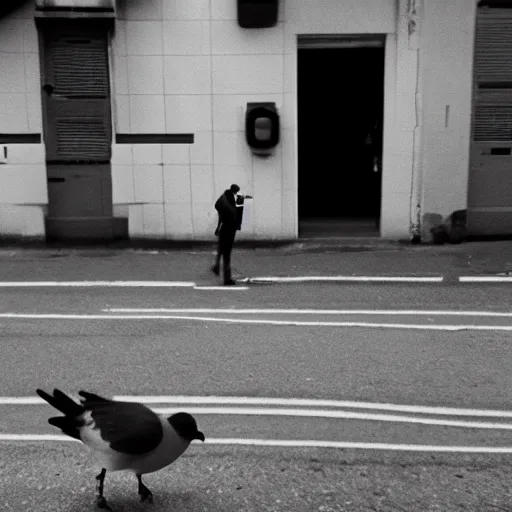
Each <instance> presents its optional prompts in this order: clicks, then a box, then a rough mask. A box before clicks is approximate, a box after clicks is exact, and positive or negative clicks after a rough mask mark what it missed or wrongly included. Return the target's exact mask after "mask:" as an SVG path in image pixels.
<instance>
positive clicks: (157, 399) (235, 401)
mask: <svg viewBox="0 0 512 512" xmlns="http://www.w3.org/2000/svg"><path fill="white" fill-rule="evenodd" d="M70 396H73V395H72V394H70ZM75 398H77V399H78V397H75ZM112 399H113V400H119V401H122V402H139V403H143V404H185V405H197V404H208V405H266V406H277V405H281V406H286V407H329V408H352V409H371V410H381V411H393V412H409V413H413V414H429V415H440V416H472V417H493V418H512V411H504V410H492V409H461V408H456V407H439V406H424V405H401V404H389V403H376V402H357V401H351V400H322V399H311V398H269V397H247V396H183V395H177V396H172V395H169V396H160V395H159V396H134V395H115V396H113V397H112ZM42 404H46V402H45V401H44V400H43V399H42V398H39V397H37V396H26V397H9V396H6V397H0V405H42Z"/></svg>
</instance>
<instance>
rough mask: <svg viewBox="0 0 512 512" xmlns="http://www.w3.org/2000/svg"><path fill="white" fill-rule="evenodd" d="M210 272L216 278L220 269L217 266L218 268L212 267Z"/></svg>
mask: <svg viewBox="0 0 512 512" xmlns="http://www.w3.org/2000/svg"><path fill="white" fill-rule="evenodd" d="M212 272H213V273H214V274H215V275H216V276H218V275H219V273H220V268H219V266H218V265H213V267H212Z"/></svg>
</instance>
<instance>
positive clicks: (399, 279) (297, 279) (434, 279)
mask: <svg viewBox="0 0 512 512" xmlns="http://www.w3.org/2000/svg"><path fill="white" fill-rule="evenodd" d="M443 279H444V278H443V276H428V277H412V276H285V277H279V276H276V277H270V276H269V277H246V278H245V279H240V280H239V282H245V283H318V282H380V283H382V282H390V283H441V282H443Z"/></svg>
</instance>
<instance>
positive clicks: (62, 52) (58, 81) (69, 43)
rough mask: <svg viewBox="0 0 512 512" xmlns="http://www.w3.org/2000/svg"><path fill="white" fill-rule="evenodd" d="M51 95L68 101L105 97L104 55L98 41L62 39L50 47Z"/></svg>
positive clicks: (106, 87) (106, 69)
mask: <svg viewBox="0 0 512 512" xmlns="http://www.w3.org/2000/svg"><path fill="white" fill-rule="evenodd" d="M50 52H51V59H52V65H53V73H54V80H55V83H54V84H53V85H54V87H55V94H59V95H63V96H67V97H69V98H106V97H107V96H108V94H109V83H108V62H107V52H106V48H105V44H104V41H103V40H100V39H92V38H91V39H88V38H83V39H78V38H77V39H65V40H62V39H61V40H59V41H55V42H52V43H51V44H50Z"/></svg>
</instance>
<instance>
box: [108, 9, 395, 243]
mask: <svg viewBox="0 0 512 512" xmlns="http://www.w3.org/2000/svg"><path fill="white" fill-rule="evenodd" d="M143 5H144V7H143ZM236 9H237V5H236V1H234V0H194V1H193V2H189V1H185V0H161V1H158V0H152V1H148V2H144V4H142V3H140V2H138V0H122V1H121V5H120V8H119V14H120V18H121V19H120V20H118V22H117V23H118V30H117V34H116V37H115V39H114V41H113V46H114V67H115V68H117V69H114V74H115V77H116V80H119V84H116V86H115V90H116V99H115V102H116V107H115V111H116V129H117V131H127V132H129V133H144V132H146V133H155V132H166V133H193V134H194V137H195V141H194V144H192V145H190V146H182V145H176V146H175V145H164V146H163V150H162V154H161V159H160V160H159V161H158V162H157V161H153V160H151V162H150V161H149V160H148V161H147V162H146V163H147V164H148V166H147V167H143V166H142V162H140V163H139V164H137V165H134V167H133V170H132V174H133V178H132V174H131V173H129V172H126V169H125V168H124V167H119V169H117V170H116V179H115V180H114V197H115V198H119V202H121V199H122V200H123V201H124V200H125V199H126V198H127V197H131V195H132V185H130V184H127V185H123V184H121V183H120V182H119V179H121V177H124V179H125V180H127V181H129V180H130V179H133V183H134V185H133V187H134V190H133V195H134V203H140V204H157V201H161V202H162V204H163V205H164V218H165V226H164V227H165V230H166V236H168V237H170V238H176V237H188V238H190V237H195V238H204V237H208V238H213V231H214V229H215V225H216V212H215V211H214V209H213V203H214V201H215V199H216V197H217V196H218V195H219V194H221V193H222V191H223V190H225V189H226V188H227V187H229V185H230V184H231V183H238V184H239V185H240V186H241V189H242V193H246V194H250V195H253V196H254V200H253V201H252V202H251V207H250V209H251V214H250V217H251V218H250V221H248V223H246V224H245V225H244V230H245V231H242V232H241V233H240V235H239V236H241V237H256V238H274V237H277V238H279V237H287V238H292V237H295V236H296V235H297V197H296V196H297V163H296V158H297V157H296V155H297V151H296V149H297V148H296V126H297V120H296V117H297V116H296V92H297V87H296V37H297V35H298V34H306V33H315V32H318V33H362V32H364V33H393V32H394V31H395V24H396V19H395V18H396V8H395V0H384V1H383V0H365V1H364V2H361V1H360V0H349V1H345V2H338V1H337V0H324V1H323V2H322V6H321V8H319V6H318V4H317V3H316V2H313V1H311V0H295V1H293V2H292V1H290V0H281V1H280V12H279V23H278V25H277V26H276V27H273V28H268V29H261V30H246V29H242V28H240V27H239V26H238V23H237V21H236V18H237V15H236ZM258 101H264V102H268V101H270V102H275V103H276V105H277V108H278V109H279V112H280V115H281V123H282V132H281V143H280V145H279V146H278V147H277V149H276V151H275V154H274V155H273V156H271V157H270V158H268V159H261V158H258V157H254V156H253V155H252V154H251V151H250V149H249V148H248V146H247V143H246V141H245V131H244V130H245V126H244V123H245V109H246V105H247V103H248V102H258ZM135 147H136V146H134V148H135ZM119 163H120V165H121V166H125V165H127V164H126V162H125V161H124V160H123V161H122V162H119ZM158 165H160V172H161V174H160V173H159V171H157V167H156V166H158ZM145 173H147V175H146V174H145ZM160 179H161V180H162V182H163V185H162V187H163V192H162V191H160V192H162V193H160V192H159V193H156V192H154V191H153V192H150V191H151V189H152V188H153V187H156V186H157V183H158V181H159V180H160ZM116 187H119V193H118V194H116V191H115V189H116ZM152 214H154V215H157V216H158V218H160V215H161V213H160V210H158V209H153V210H141V209H140V208H136V209H133V212H132V210H130V215H131V217H130V222H132V221H133V222H134V226H135V225H136V226H137V227H133V228H130V232H131V233H132V234H135V233H137V236H152V233H151V232H147V231H145V230H147V229H149V228H150V227H151V226H153V225H154V226H157V227H158V229H160V223H159V222H155V223H154V224H153V223H151V222H148V221H147V216H148V215H152ZM143 219H146V221H144V220H143Z"/></svg>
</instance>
